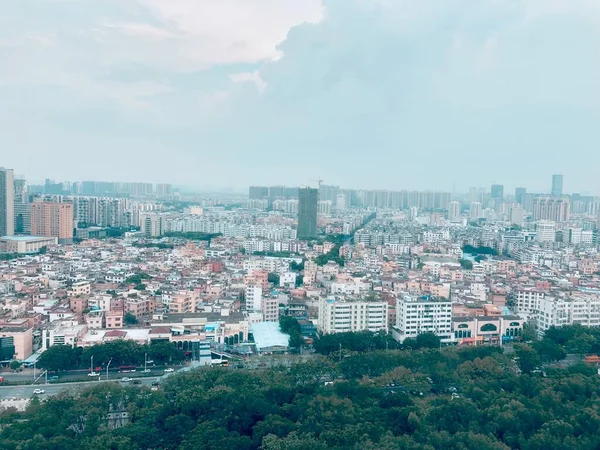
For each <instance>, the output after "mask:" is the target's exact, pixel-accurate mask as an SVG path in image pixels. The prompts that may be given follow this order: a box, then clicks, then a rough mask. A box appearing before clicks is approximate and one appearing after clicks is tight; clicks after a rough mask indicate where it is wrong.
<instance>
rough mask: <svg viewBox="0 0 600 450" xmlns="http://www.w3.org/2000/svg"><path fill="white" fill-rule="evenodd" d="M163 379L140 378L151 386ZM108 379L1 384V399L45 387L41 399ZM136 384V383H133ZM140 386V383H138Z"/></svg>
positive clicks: (117, 381)
mask: <svg viewBox="0 0 600 450" xmlns="http://www.w3.org/2000/svg"><path fill="white" fill-rule="evenodd" d="M162 379H163V376H160V377H156V376H154V377H146V378H139V380H140V381H141V383H142V384H141V385H142V386H150V385H151V384H152V383H154V382H155V381H158V382H160V381H161V380H162ZM106 382H107V381H106V380H99V381H83V382H75V383H49V384H35V385H21V386H0V399H11V398H18V399H23V398H31V397H34V396H36V394H34V393H33V391H34V390H35V389H43V390H44V393H43V394H38V395H37V396H38V397H39V398H41V399H43V398H46V397H48V396H51V395H56V394H58V393H59V392H63V391H67V392H77V391H78V390H80V389H84V388H87V387H90V386H93V385H94V384H98V383H106ZM108 382H109V383H121V384H123V385H132V383H131V382H128V383H123V382H121V381H120V378H115V379H112V380H109V381H108ZM133 386H136V385H133ZM137 386H139V385H137Z"/></svg>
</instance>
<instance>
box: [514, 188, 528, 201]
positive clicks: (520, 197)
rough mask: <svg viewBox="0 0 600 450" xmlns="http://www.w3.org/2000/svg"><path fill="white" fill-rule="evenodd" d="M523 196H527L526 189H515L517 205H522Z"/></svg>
mask: <svg viewBox="0 0 600 450" xmlns="http://www.w3.org/2000/svg"><path fill="white" fill-rule="evenodd" d="M525 194H527V189H525V188H524V187H518V188H515V202H516V203H518V204H519V205H523V202H524V201H525Z"/></svg>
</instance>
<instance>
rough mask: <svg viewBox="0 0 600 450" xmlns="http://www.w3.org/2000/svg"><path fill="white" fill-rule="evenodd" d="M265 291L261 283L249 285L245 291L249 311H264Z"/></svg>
mask: <svg viewBox="0 0 600 450" xmlns="http://www.w3.org/2000/svg"><path fill="white" fill-rule="evenodd" d="M262 294H263V289H262V286H261V284H260V283H248V284H247V285H246V289H245V291H244V297H245V299H246V310H247V311H260V310H261V309H262V306H263V303H262V296H263V295H262Z"/></svg>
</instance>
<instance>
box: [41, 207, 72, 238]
mask: <svg viewBox="0 0 600 450" xmlns="http://www.w3.org/2000/svg"><path fill="white" fill-rule="evenodd" d="M31 234H33V235H34V236H51V237H55V238H58V240H59V242H68V241H70V240H72V239H73V205H72V204H70V203H52V202H40V203H32V204H31Z"/></svg>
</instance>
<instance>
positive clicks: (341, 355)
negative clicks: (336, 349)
mask: <svg viewBox="0 0 600 450" xmlns="http://www.w3.org/2000/svg"><path fill="white" fill-rule="evenodd" d="M340 362H342V343H341V342H340Z"/></svg>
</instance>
